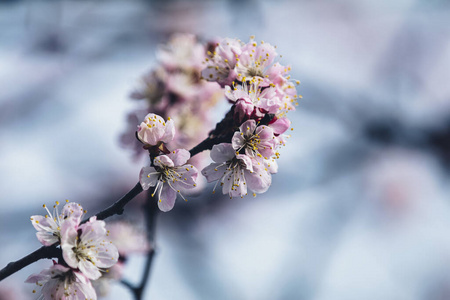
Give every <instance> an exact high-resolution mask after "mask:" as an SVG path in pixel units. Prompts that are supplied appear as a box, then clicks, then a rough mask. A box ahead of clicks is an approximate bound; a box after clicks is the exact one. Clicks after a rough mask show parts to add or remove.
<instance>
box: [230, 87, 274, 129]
mask: <svg viewBox="0 0 450 300" xmlns="http://www.w3.org/2000/svg"><path fill="white" fill-rule="evenodd" d="M258 84H259V83H258V82H257V81H252V82H250V83H249V84H247V82H243V83H242V86H238V87H236V88H235V89H231V88H230V87H229V86H226V87H225V96H226V97H227V98H228V99H229V100H230V101H231V102H235V103H236V108H235V112H234V113H235V115H236V116H237V119H238V120H239V121H242V120H244V119H245V118H259V119H260V118H262V117H264V114H266V113H271V114H275V113H277V111H278V109H279V106H280V102H279V99H278V97H276V94H275V89H273V88H272V87H268V88H264V89H263V90H262V89H261V88H260V87H259V85H258Z"/></svg>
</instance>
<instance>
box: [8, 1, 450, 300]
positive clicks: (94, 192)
mask: <svg viewBox="0 0 450 300" xmlns="http://www.w3.org/2000/svg"><path fill="white" fill-rule="evenodd" d="M447 3H448V2H446V1H437V0H436V1H417V0H399V1H375V0H374V1H356V0H353V1H352V0H347V1H325V0H320V1H268V0H267V1H256V0H255V1H156V2H155V1H153V2H152V1H147V2H144V1H3V2H1V3H0V203H1V210H0V266H1V267H3V266H4V265H6V263H7V262H9V261H11V260H15V259H18V258H20V257H22V256H24V255H25V254H28V253H29V252H31V251H33V250H34V249H36V248H37V247H39V242H38V241H37V239H36V238H35V236H34V232H35V231H34V229H33V228H32V226H31V224H30V222H29V216H30V215H33V214H41V213H43V210H42V208H41V205H42V204H43V203H47V204H51V203H53V202H54V201H61V202H62V201H63V200H64V199H70V200H71V201H77V202H79V203H81V204H82V205H83V206H84V207H85V208H87V209H88V211H89V213H95V212H97V211H98V210H99V209H101V208H102V207H104V206H106V205H107V203H110V202H112V201H115V200H116V199H118V198H119V197H120V196H121V195H122V194H123V193H125V192H126V191H127V190H128V189H130V188H131V187H132V186H134V184H135V183H136V182H137V179H138V173H139V170H140V168H141V167H142V166H143V165H144V164H145V160H144V161H133V160H132V159H131V153H130V152H129V151H128V150H126V149H123V148H121V147H120V146H119V141H118V140H119V135H120V134H121V133H122V132H123V131H124V129H125V126H126V114H127V112H129V111H131V110H132V109H133V108H134V107H135V103H134V102H133V101H131V100H129V99H128V94H129V93H130V91H131V90H133V88H134V87H135V86H136V83H137V80H138V78H139V77H140V75H141V74H143V73H144V72H145V71H147V70H149V69H150V68H151V67H152V66H153V65H154V62H155V48H156V46H157V44H159V43H161V42H164V41H166V39H167V38H168V36H169V35H170V33H173V32H178V31H182V32H192V33H195V34H198V35H200V37H202V38H204V39H209V38H213V37H216V36H222V37H236V38H240V39H242V40H244V41H246V40H247V39H248V37H249V36H250V35H256V37H257V39H258V40H264V41H265V42H269V43H272V44H275V45H277V46H278V48H277V49H278V51H279V52H280V53H281V54H283V58H282V59H281V61H280V62H281V63H283V64H290V65H292V69H293V71H292V74H293V77H294V78H295V79H299V80H301V82H302V84H301V86H300V87H299V91H300V93H301V94H303V96H304V98H303V100H302V101H301V102H300V106H299V107H298V109H297V111H296V112H294V113H291V114H290V118H291V119H292V120H293V126H294V131H293V132H292V138H291V139H290V140H289V143H288V145H287V147H286V148H284V149H282V151H281V153H282V155H281V159H280V161H279V165H280V169H279V174H277V175H275V176H274V177H273V186H272V187H271V189H270V190H269V192H267V193H266V194H263V195H260V196H258V197H256V198H252V197H247V198H244V199H233V200H230V199H227V198H226V197H225V198H221V197H219V196H217V195H215V196H214V197H213V196H211V197H212V198H211V197H209V191H205V194H206V195H207V196H208V198H210V200H209V202H208V201H207V200H206V199H204V198H202V197H197V198H192V199H191V200H190V202H188V203H184V202H183V201H180V202H179V203H177V205H176V206H175V209H174V211H172V212H170V213H166V214H162V215H160V218H159V220H158V222H159V223H158V229H157V230H158V232H157V244H158V245H157V247H158V254H157V256H156V257H155V261H154V268H153V269H152V275H151V279H150V283H149V288H148V290H147V294H146V296H147V297H146V299H185V300H189V299H257V300H262V299H267V300H269V299H270V300H272V299H314V300H328V299H329V300H339V299H345V300H352V299H355V300H357V299H358V300H360V299H365V300H371V299H373V300H379V299H384V300H390V299H392V300H403V299H404V300H416V299H417V300H419V299H424V300H425V299H426V300H428V299H449V298H450V234H449V230H450V210H449V200H450V199H449V196H448V195H449V188H448V186H449V185H448V183H449V177H448V169H446V168H445V167H444V166H443V165H442V162H441V161H440V160H439V159H438V157H437V156H436V155H435V154H433V153H432V152H431V151H430V150H429V149H427V148H414V147H412V146H410V145H408V144H407V143H405V144H402V143H396V144H395V145H388V146H387V145H384V144H380V143H376V142H374V141H373V140H370V139H369V138H368V137H367V135H365V134H364V132H365V131H364V128H365V126H367V124H368V123H369V122H373V121H376V122H379V123H381V124H386V123H389V124H391V123H392V124H394V125H392V126H393V128H394V129H395V128H397V127H402V128H405V130H404V131H403V135H405V136H407V135H414V133H415V132H416V131H417V130H420V128H430V127H434V128H437V127H439V126H442V125H443V124H444V123H445V122H447V121H446V120H448V118H449V116H450V84H449V78H450V26H449V25H450V23H449V22H450V21H449V20H450V6H449V5H448V4H447ZM405 133H406V134H405ZM405 138H406V137H405ZM202 201H205V202H208V203H209V204H208V205H202ZM211 203H213V204H211ZM189 206H191V207H194V208H195V209H192V208H191V209H189ZM129 213H134V214H136V216H138V217H139V204H138V200H137V201H136V204H135V205H134V210H133V209H132V208H131V209H130V211H129ZM128 218H129V219H131V218H133V216H130V215H129V216H128ZM142 263H143V258H142V257H140V256H136V257H133V258H132V259H131V260H130V262H129V265H128V268H127V270H126V273H127V276H128V277H129V278H131V279H132V280H134V279H136V280H137V279H138V278H139V272H140V270H141V267H142ZM49 265H50V261H40V262H38V263H36V264H34V265H32V266H29V267H27V268H25V269H24V270H22V271H20V272H18V273H16V274H14V275H13V276H11V277H10V278H8V279H7V280H5V281H3V282H2V283H0V299H3V298H5V297H6V292H5V291H6V290H7V289H13V291H14V293H15V295H16V296H15V298H16V299H34V297H33V295H32V294H31V290H32V289H33V288H34V287H32V286H31V285H27V284H23V283H22V282H23V281H24V280H25V279H26V277H27V276H28V275H29V274H31V273H34V272H39V271H40V270H41V269H42V268H45V267H48V266H49ZM2 295H3V296H4V297H3V298H2ZM8 299H11V298H10V297H9V298H8ZM108 299H131V298H130V297H129V295H128V291H127V290H126V289H125V288H123V287H122V286H120V285H117V286H115V287H114V290H113V292H112V293H111V295H110V296H109V297H108Z"/></svg>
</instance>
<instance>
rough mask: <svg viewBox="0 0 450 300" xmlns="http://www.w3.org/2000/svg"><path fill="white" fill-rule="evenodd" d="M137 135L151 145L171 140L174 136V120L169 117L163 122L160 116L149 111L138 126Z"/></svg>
mask: <svg viewBox="0 0 450 300" xmlns="http://www.w3.org/2000/svg"><path fill="white" fill-rule="evenodd" d="M137 136H138V138H139V140H141V142H143V143H144V144H148V145H151V146H155V145H157V144H158V143H159V142H164V143H168V142H171V141H172V140H173V138H174V136H175V126H174V122H173V120H171V119H170V118H169V119H168V120H167V122H165V121H164V119H163V118H161V117H160V116H158V115H156V114H153V113H150V114H148V115H147V116H146V117H145V119H144V121H143V122H142V123H141V124H140V125H139V126H138V130H137Z"/></svg>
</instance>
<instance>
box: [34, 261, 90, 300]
mask: <svg viewBox="0 0 450 300" xmlns="http://www.w3.org/2000/svg"><path fill="white" fill-rule="evenodd" d="M25 282H27V283H34V284H36V286H40V287H42V290H41V297H40V298H39V299H44V300H62V299H64V300H96V299H97V295H96V293H95V290H94V288H93V287H92V284H91V282H90V281H89V279H88V278H87V277H86V276H85V275H83V274H82V273H80V272H78V271H75V270H71V269H70V268H66V267H64V266H62V265H59V264H54V265H53V266H52V267H50V268H49V269H45V270H43V271H42V272H41V273H39V274H34V275H31V276H30V277H28V279H27V280H26V281H25ZM33 292H36V290H33Z"/></svg>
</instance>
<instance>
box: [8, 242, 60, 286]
mask: <svg viewBox="0 0 450 300" xmlns="http://www.w3.org/2000/svg"><path fill="white" fill-rule="evenodd" d="M60 257H61V250H60V249H59V248H56V246H49V247H45V246H42V247H41V248H39V249H37V250H36V251H34V252H32V253H30V254H28V255H27V256H25V257H23V258H21V259H19V260H17V261H13V262H10V263H9V264H7V265H6V267H4V268H3V269H2V270H0V281H1V280H3V279H5V278H6V277H8V276H10V275H11V274H14V273H15V272H17V271H19V270H21V269H23V268H25V267H26V266H28V265H30V264H32V263H34V262H36V261H38V260H40V259H43V258H48V259H50V258H60Z"/></svg>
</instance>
